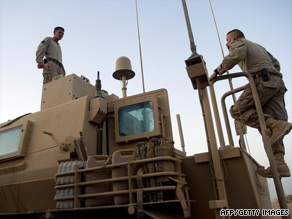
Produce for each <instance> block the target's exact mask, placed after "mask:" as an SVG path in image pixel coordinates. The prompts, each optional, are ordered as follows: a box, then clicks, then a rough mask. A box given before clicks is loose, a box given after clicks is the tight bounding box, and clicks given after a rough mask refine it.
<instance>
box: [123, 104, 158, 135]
mask: <svg viewBox="0 0 292 219" xmlns="http://www.w3.org/2000/svg"><path fill="white" fill-rule="evenodd" d="M153 130H154V115H153V106H152V103H151V102H143V103H138V104H134V105H130V106H125V107H121V108H120V109H119V135H120V136H129V135H136V134H140V133H145V132H152V131H153Z"/></svg>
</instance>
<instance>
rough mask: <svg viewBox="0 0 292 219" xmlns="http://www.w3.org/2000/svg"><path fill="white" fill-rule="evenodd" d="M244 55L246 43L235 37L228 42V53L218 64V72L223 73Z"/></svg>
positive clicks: (243, 57)
mask: <svg viewBox="0 0 292 219" xmlns="http://www.w3.org/2000/svg"><path fill="white" fill-rule="evenodd" d="M245 56H246V45H245V44H244V43H243V42H242V41H240V40H237V39H234V40H233V41H231V42H230V43H229V54H228V55H227V56H226V57H225V58H224V59H223V61H222V63H221V64H220V65H219V66H218V68H216V69H215V71H216V70H217V72H218V74H220V75H221V74H223V73H225V72H226V71H228V70H229V69H232V68H233V67H234V66H235V65H236V64H238V63H239V62H240V61H242V60H244V59H245Z"/></svg>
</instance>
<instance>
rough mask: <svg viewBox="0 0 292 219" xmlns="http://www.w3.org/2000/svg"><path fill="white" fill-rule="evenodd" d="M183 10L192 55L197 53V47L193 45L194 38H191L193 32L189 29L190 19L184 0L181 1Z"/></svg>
mask: <svg viewBox="0 0 292 219" xmlns="http://www.w3.org/2000/svg"><path fill="white" fill-rule="evenodd" d="M182 4H183V8H184V14H185V18H186V23H187V28H188V34H189V38H190V46H191V51H192V53H193V54H196V53H197V47H196V45H195V41H194V37H193V32H192V28H191V23H190V18H189V13H188V9H187V4H186V1H185V0H182Z"/></svg>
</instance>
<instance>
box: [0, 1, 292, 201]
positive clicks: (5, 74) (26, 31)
mask: <svg viewBox="0 0 292 219" xmlns="http://www.w3.org/2000/svg"><path fill="white" fill-rule="evenodd" d="M186 3H187V6H188V11H189V16H190V22H191V25H192V30H193V35H194V40H195V43H196V45H197V52H198V53H199V54H201V55H203V57H204V59H205V61H206V65H207V69H208V72H209V75H211V74H212V72H213V70H214V69H215V68H216V67H217V66H218V65H219V64H220V62H221V61H222V54H221V49H220V45H219V41H218V36H217V33H216V29H215V25H214V21H213V17H212V13H211V9H210V5H209V0H187V1H186ZM212 4H213V10H214V13H215V17H216V22H217V25H218V29H219V35H220V38H221V41H222V45H223V50H224V53H225V55H227V54H228V50H227V48H226V46H225V44H226V40H225V36H226V33H227V32H228V31H229V30H232V29H235V28H237V29H240V30H242V31H243V32H244V34H245V36H246V38H247V39H248V40H251V41H253V42H256V43H259V44H261V45H262V46H264V47H265V48H266V49H267V50H268V51H269V52H270V53H271V54H273V56H274V57H276V58H277V59H278V60H279V61H280V63H281V72H282V74H283V78H284V81H285V84H286V87H287V89H288V92H287V93H286V96H285V100H286V107H287V111H288V114H289V115H290V118H289V122H291V121H292V120H291V116H292V73H291V69H292V62H291V60H292V42H291V36H292V1H291V0H244V1H238V0H221V1H215V0H213V1H212ZM138 12H139V24H140V37H141V47H142V59H143V67H144V68H143V69H144V80H145V89H146V91H151V90H155V89H160V88H166V89H167V90H168V94H169V101H170V110H171V119H172V127H173V135H174V140H175V146H176V148H180V140H179V136H178V128H177V121H176V114H180V116H181V122H182V126H183V131H184V138H185V144H186V151H187V154H188V155H193V154H195V153H201V152H206V151H207V144H206V135H205V129H204V125H203V119H202V112H201V107H200V103H199V98H198V92H197V91H196V90H193V88H192V85H191V82H190V80H189V78H188V75H187V72H186V70H185V60H186V59H188V57H189V56H190V55H191V51H190V48H189V39H188V33H187V28H186V23H185V18H184V13H183V8H182V3H181V0H138ZM136 22H137V21H136V5H135V0H85V1H81V0H52V1H39V0H26V1H21V0H0V123H2V122H5V121H7V120H9V119H14V118H16V117H18V116H20V115H23V114H26V113H29V112H32V113H33V112H37V111H39V110H40V101H41V90H42V79H43V78H42V74H41V73H42V71H41V70H38V69H37V67H36V63H35V52H36V48H37V46H38V44H39V43H40V42H41V41H42V40H43V39H44V38H45V37H47V36H52V35H53V29H54V27H56V26H62V27H64V28H65V35H64V38H63V39H62V40H61V41H60V45H61V47H62V52H63V64H64V66H65V69H66V73H67V75H69V74H72V73H75V74H76V75H79V76H80V75H84V76H86V77H87V78H89V79H90V81H91V83H92V84H94V83H95V80H96V72H97V71H100V74H101V81H102V88H103V89H104V90H107V91H108V92H109V93H110V94H111V93H114V94H116V95H118V96H119V97H122V91H121V83H120V82H119V81H117V80H115V79H113V78H112V73H113V72H114V71H115V62H116V60H117V58H119V57H120V56H127V57H128V58H129V59H130V60H131V63H132V69H133V71H134V72H135V73H136V76H135V77H134V78H133V79H131V80H130V81H129V82H128V87H127V88H128V96H130V95H134V94H138V93H141V92H143V90H142V79H141V68H140V57H139V44H138V34H137V23H136ZM239 71H240V69H239V68H238V67H235V68H234V69H232V70H230V73H232V72H239ZM245 83H247V81H246V80H245V79H242V78H241V79H236V80H234V87H238V86H241V85H243V84H245ZM228 86H229V85H228V83H227V82H223V83H219V85H218V86H215V88H216V93H217V98H218V101H217V102H220V99H221V95H222V94H223V93H225V92H226V91H228V89H229V87H228ZM231 104H232V102H231V99H230V100H228V103H227V107H228V108H229V107H230V106H231ZM232 124H233V123H232ZM232 124H231V125H232ZM247 139H248V145H249V151H250V153H251V155H252V156H253V157H254V158H255V159H256V160H257V161H258V162H259V163H260V164H262V165H264V166H266V167H267V166H269V164H268V159H267V157H266V153H265V151H264V149H263V145H262V143H261V137H260V135H259V134H258V132H257V131H256V130H253V129H250V128H249V129H248V135H247ZM225 141H226V142H227V139H225ZM234 141H235V144H236V145H238V143H237V142H238V139H237V137H236V136H234ZM284 142H285V145H286V157H285V159H286V161H287V163H288V165H289V167H290V170H292V147H291V146H292V134H289V135H287V136H286V137H285V139H284ZM268 182H269V185H270V192H271V197H272V198H275V197H276V195H275V190H274V188H273V181H272V180H270V179H269V180H268ZM282 182H283V185H284V189H285V193H286V195H288V194H292V183H291V182H292V180H291V177H290V178H284V179H283V180H282Z"/></svg>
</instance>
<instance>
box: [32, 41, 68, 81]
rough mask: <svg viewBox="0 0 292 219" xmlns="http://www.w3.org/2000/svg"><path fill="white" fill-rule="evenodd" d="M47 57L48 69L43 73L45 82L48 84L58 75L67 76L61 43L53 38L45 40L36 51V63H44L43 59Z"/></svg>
mask: <svg viewBox="0 0 292 219" xmlns="http://www.w3.org/2000/svg"><path fill="white" fill-rule="evenodd" d="M44 57H46V59H47V63H48V64H49V67H48V68H45V69H44V71H43V76H44V80H43V83H44V84H46V83H48V82H50V81H52V79H53V78H54V77H56V76H58V75H62V76H65V75H66V72H65V69H64V67H63V64H62V51H61V47H60V45H59V43H57V42H55V41H54V40H53V38H52V37H47V38H45V39H44V40H43V41H42V42H41V43H40V45H39V46H38V49H37V51H36V62H37V63H40V62H43V58H44Z"/></svg>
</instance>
